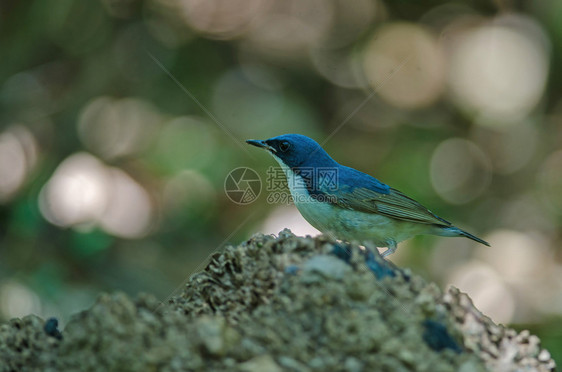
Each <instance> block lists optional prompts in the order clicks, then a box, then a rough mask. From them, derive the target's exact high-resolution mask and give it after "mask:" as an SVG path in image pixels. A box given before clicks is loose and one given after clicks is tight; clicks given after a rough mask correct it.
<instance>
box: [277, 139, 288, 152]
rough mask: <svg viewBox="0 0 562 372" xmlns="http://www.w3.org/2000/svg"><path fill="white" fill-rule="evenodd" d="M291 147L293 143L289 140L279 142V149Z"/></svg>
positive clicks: (284, 149)
mask: <svg viewBox="0 0 562 372" xmlns="http://www.w3.org/2000/svg"><path fill="white" fill-rule="evenodd" d="M290 147H291V144H290V143H289V142H287V141H283V142H281V143H280V144H279V150H281V151H282V152H285V151H287V150H289V148H290Z"/></svg>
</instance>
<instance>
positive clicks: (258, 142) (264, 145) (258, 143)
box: [246, 140, 277, 152]
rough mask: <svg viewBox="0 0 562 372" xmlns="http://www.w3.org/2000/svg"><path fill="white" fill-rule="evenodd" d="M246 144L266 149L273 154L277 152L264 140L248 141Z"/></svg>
mask: <svg viewBox="0 0 562 372" xmlns="http://www.w3.org/2000/svg"><path fill="white" fill-rule="evenodd" d="M246 143H248V144H250V145H253V146H256V147H261V148H262V149H266V150H269V151H271V152H277V150H275V149H274V148H273V147H271V146H269V145H268V144H267V143H265V141H262V140H246Z"/></svg>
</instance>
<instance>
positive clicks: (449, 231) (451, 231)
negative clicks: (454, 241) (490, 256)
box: [442, 226, 490, 247]
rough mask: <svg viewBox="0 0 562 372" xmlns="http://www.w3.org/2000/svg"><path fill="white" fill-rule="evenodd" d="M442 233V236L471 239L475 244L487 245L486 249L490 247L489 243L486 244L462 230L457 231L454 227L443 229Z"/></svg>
mask: <svg viewBox="0 0 562 372" xmlns="http://www.w3.org/2000/svg"><path fill="white" fill-rule="evenodd" d="M442 231H443V232H444V234H442V235H443V236H464V237H466V238H469V239H472V240H474V241H475V242H478V243H480V244H484V245H487V246H488V247H489V246H490V243H488V242H487V241H485V240H482V239H480V238H479V237H477V236H474V235H472V234H471V233H469V232H466V231H464V230H461V229H459V228H458V227H455V226H450V227H445V228H443V229H442Z"/></svg>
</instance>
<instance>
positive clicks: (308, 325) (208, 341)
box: [0, 231, 554, 372]
mask: <svg viewBox="0 0 562 372" xmlns="http://www.w3.org/2000/svg"><path fill="white" fill-rule="evenodd" d="M335 246H338V248H339V249H341V244H339V245H338V244H337V243H335V242H332V241H330V240H329V239H328V238H325V237H319V238H316V239H312V238H298V237H295V236H293V235H292V234H291V233H290V232H287V231H285V232H282V233H281V234H280V236H279V237H278V238H274V237H272V236H264V235H256V236H254V237H253V238H252V239H250V240H248V241H247V242H245V243H243V244H241V245H239V246H238V247H228V248H226V249H225V251H224V252H222V253H220V254H215V255H214V256H213V257H212V259H211V262H210V263H209V265H208V266H207V268H206V269H205V270H204V271H202V272H200V273H196V274H195V275H193V276H192V277H191V279H190V280H189V282H188V284H187V285H186V287H185V289H184V291H183V293H182V294H181V295H180V296H178V297H174V298H172V299H171V300H170V301H169V303H166V304H159V303H158V301H157V300H156V299H155V298H153V297H152V296H149V295H140V296H139V297H138V298H137V299H136V300H131V299H129V298H128V297H127V296H125V295H123V294H113V295H101V296H100V297H99V298H98V301H97V302H96V304H95V305H94V306H93V307H92V308H90V309H89V310H86V311H84V312H82V313H80V314H77V315H76V316H75V317H74V318H73V319H72V320H71V321H70V322H69V324H68V325H67V326H66V328H65V329H64V330H63V332H62V335H63V338H62V340H58V339H57V338H55V337H50V336H48V335H47V334H46V333H45V331H44V321H42V320H41V319H39V318H37V317H34V316H28V317H26V318H23V319H21V320H19V319H14V320H12V321H10V322H9V323H7V324H4V325H1V326H0V371H53V372H54V371H99V370H106V371H140V370H142V371H225V370H229V371H246V372H258V371H259V372H267V371H271V372H276V371H299V372H300V371H372V370H376V371H432V372H439V371H462V372H470V371H486V370H493V371H551V370H553V369H554V362H553V361H552V359H551V358H550V355H549V354H548V352H547V351H546V350H541V348H540V344H539V340H538V338H537V337H536V336H532V335H530V334H529V333H528V332H525V331H524V332H521V333H519V334H517V333H516V332H515V331H513V330H511V329H507V328H504V327H501V326H497V325H495V324H494V323H493V322H492V321H491V320H490V319H488V318H487V317H485V316H483V315H482V314H481V313H480V312H479V311H478V310H476V309H475V308H474V306H473V305H472V303H471V301H470V299H469V298H468V296H466V295H464V294H462V293H460V292H459V291H458V290H456V289H452V290H450V291H449V292H447V293H445V294H443V293H442V292H441V290H440V289H439V288H438V287H437V286H436V285H434V284H428V283H426V282H425V281H424V280H423V279H421V278H420V277H418V276H416V275H411V274H408V273H407V272H406V273H405V272H403V271H402V272H398V271H397V272H396V273H397V274H396V275H395V276H394V277H393V276H385V277H383V278H382V279H376V277H375V275H374V272H373V265H375V266H376V265H377V264H376V263H375V262H374V261H372V260H371V261H369V265H366V264H365V255H364V254H363V253H362V251H361V250H360V249H359V247H357V246H347V247H346V248H345V249H346V250H347V252H348V253H349V256H348V257H347V258H348V260H345V259H342V258H341V252H338V256H336V255H334V254H332V253H333V252H334V247H335ZM338 257H339V258H338ZM344 258H345V257H344ZM376 260H380V258H379V257H376ZM346 261H348V262H346ZM379 262H381V261H379ZM385 270H387V271H388V269H387V268H386V267H385V269H384V270H382V271H383V272H384V271H385ZM427 320H431V322H433V323H432V324H439V325H441V326H440V327H438V328H440V329H443V330H445V332H446V333H447V340H449V341H447V342H449V343H451V342H452V343H455V345H454V347H447V342H445V343H444V344H443V345H445V347H444V348H443V349H442V350H440V351H436V350H434V349H436V346H435V345H433V346H432V347H430V346H429V344H428V343H427V340H428V337H426V336H427V335H425V336H424V332H425V333H427V329H426V328H425V327H424V322H426V321H427ZM437 338H438V339H439V337H437ZM429 339H431V337H429ZM433 339H435V337H433ZM438 341H439V340H438ZM437 344H438V345H439V344H442V342H437ZM457 344H458V345H457ZM455 347H456V348H458V349H457V350H455ZM459 349H462V350H463V351H462V352H459Z"/></svg>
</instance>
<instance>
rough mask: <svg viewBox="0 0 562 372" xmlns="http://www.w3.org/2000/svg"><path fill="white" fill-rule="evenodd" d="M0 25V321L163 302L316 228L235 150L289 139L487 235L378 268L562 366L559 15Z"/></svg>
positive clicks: (353, 10)
mask: <svg viewBox="0 0 562 372" xmlns="http://www.w3.org/2000/svg"><path fill="white" fill-rule="evenodd" d="M0 30H1V33H0V51H1V63H0V320H6V319H9V318H11V317H20V316H23V315H25V314H29V313H35V314H38V315H40V316H42V317H49V316H57V317H59V318H60V319H61V320H62V322H63V323H64V322H66V321H67V320H68V318H69V316H70V314H72V313H75V312H77V311H79V310H82V309H84V308H87V307H88V306H90V305H91V304H92V302H93V301H94V299H95V296H96V294H97V293H98V292H100V291H116V290H121V291H125V292H127V293H129V294H132V295H134V294H136V293H138V292H141V291H142V292H152V293H154V294H156V295H157V296H158V297H159V298H161V299H162V300H165V299H166V298H167V297H168V296H170V295H171V294H173V293H174V291H177V290H178V288H179V286H181V284H182V283H183V282H184V281H185V280H186V279H187V278H188V277H189V275H190V273H192V272H194V271H195V270H199V269H202V268H203V267H204V266H203V265H204V264H205V260H206V258H207V257H208V255H209V254H210V253H212V252H213V251H215V250H216V249H220V248H221V247H223V246H224V244H227V243H232V244H238V243H240V242H241V241H243V240H245V239H247V238H249V237H250V236H251V235H252V234H253V233H256V232H264V233H278V232H279V231H280V230H281V229H283V228H284V227H288V228H291V229H292V230H293V231H294V232H295V233H298V234H315V230H314V229H312V228H311V227H310V226H309V225H308V224H307V223H306V222H304V220H302V218H301V217H300V216H299V214H298V212H297V211H296V209H295V208H294V207H293V206H291V205H288V204H287V203H276V202H272V201H271V199H268V193H269V192H270V191H271V190H267V187H266V186H267V182H266V177H267V171H268V168H269V167H271V166H274V165H276V164H275V163H274V162H273V159H271V157H269V156H268V155H267V154H265V153H263V152H259V151H258V150H257V149H255V148H251V147H249V146H247V145H245V144H244V142H243V141H244V140H245V139H247V138H258V139H264V138H269V137H272V136H275V135H279V134H283V133H291V132H296V133H302V134H306V135H309V136H311V137H313V138H315V139H316V140H317V141H318V142H320V143H323V144H324V147H325V148H326V149H327V150H328V152H329V153H330V154H331V155H332V156H333V157H334V158H335V159H336V160H338V161H339V162H341V163H343V164H346V165H349V166H352V167H355V168H357V169H360V170H362V171H365V172H367V173H370V174H372V175H374V176H375V177H377V178H379V179H381V180H382V181H383V182H386V183H389V184H391V185H392V186H394V187H396V188H398V189H400V190H402V191H404V192H406V193H407V194H409V195H410V196H412V197H414V198H416V199H418V200H419V201H421V202H422V203H423V204H425V205H426V206H428V207H430V208H431V209H432V210H433V211H434V212H436V213H438V214H439V215H441V216H443V217H445V218H447V219H448V220H451V221H453V222H454V223H455V224H457V225H459V226H461V227H463V228H465V229H468V230H469V231H471V232H473V233H475V234H477V235H479V236H481V237H482V238H484V239H486V240H488V241H489V242H490V243H491V244H492V248H487V247H483V246H478V245H476V244H475V243H473V242H472V241H469V240H468V239H447V238H437V237H417V238H415V239H412V240H410V241H408V242H404V243H402V244H401V245H400V248H399V250H398V252H397V253H396V254H395V255H393V256H392V257H391V259H392V260H393V261H395V262H396V263H397V264H398V265H400V266H409V267H412V268H413V269H414V270H416V271H417V272H420V273H421V274H422V275H424V276H425V277H426V278H427V279H428V280H435V281H437V282H438V283H440V284H441V285H442V286H444V287H446V286H447V285H450V284H453V285H456V286H458V287H459V288H460V289H461V290H462V291H465V292H468V293H469V294H470V295H471V297H472V298H473V299H474V301H475V303H476V305H477V306H478V307H479V308H480V309H481V310H482V311H483V312H484V313H485V314H487V315H489V316H490V317H491V318H492V319H493V320H494V321H496V322H498V323H504V324H510V325H513V326H514V327H516V328H518V329H522V328H525V327H528V328H530V329H531V331H532V332H535V333H537V334H538V335H539V336H540V337H541V338H542V340H543V344H544V346H546V347H547V348H549V349H550V351H551V352H552V353H553V355H554V356H555V358H557V359H558V362H559V363H561V362H562V322H561V315H562V249H561V245H562V234H561V229H560V227H561V217H562V100H561V97H560V93H561V91H562V73H561V71H562V2H560V1H557V0H550V1H549V0H544V1H540V2H523V1H493V2H492V1H478V0H476V1H471V2H445V1H436V0H428V1H412V0H401V1H379V0H354V1H352V2H345V1H342V0H327V1H326V0H325V1H320V0H288V1H273V0H230V1H226V0H205V1H202V0H147V1H141V0H104V1H72V0H36V1H22V2H16V1H14V2H7V1H3V2H1V3H0ZM237 167H250V168H252V169H254V170H256V171H257V173H258V174H259V175H260V177H261V179H262V190H261V194H260V195H259V197H258V198H257V199H256V200H255V201H253V202H252V203H246V204H243V205H242V204H237V203H235V202H233V201H232V200H230V199H229V198H228V196H227V195H226V193H225V190H224V188H225V179H226V178H227V175H228V174H229V172H230V171H231V170H233V169H235V168H237Z"/></svg>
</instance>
